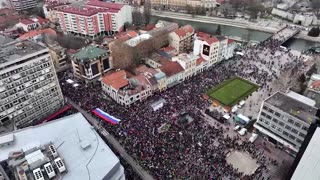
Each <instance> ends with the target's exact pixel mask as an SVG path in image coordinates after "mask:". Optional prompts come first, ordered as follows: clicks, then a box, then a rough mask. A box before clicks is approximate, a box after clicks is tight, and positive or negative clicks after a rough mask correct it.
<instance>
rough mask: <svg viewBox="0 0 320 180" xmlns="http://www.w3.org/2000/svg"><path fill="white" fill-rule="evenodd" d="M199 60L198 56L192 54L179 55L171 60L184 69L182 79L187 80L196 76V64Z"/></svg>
mask: <svg viewBox="0 0 320 180" xmlns="http://www.w3.org/2000/svg"><path fill="white" fill-rule="evenodd" d="M197 59H199V57H198V56H195V55H193V54H186V53H183V54H179V55H178V56H176V57H173V58H172V61H173V62H175V61H176V62H178V63H179V64H180V66H181V67H182V68H183V69H184V76H183V78H184V79H189V78H190V77H192V76H194V75H196V72H197V71H196V67H197V66H196V62H197Z"/></svg>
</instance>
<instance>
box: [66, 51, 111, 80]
mask: <svg viewBox="0 0 320 180" xmlns="http://www.w3.org/2000/svg"><path fill="white" fill-rule="evenodd" d="M71 59H72V61H71V63H72V69H73V73H74V74H75V75H76V76H77V77H79V78H80V79H83V80H84V81H86V82H93V81H95V80H97V79H98V78H100V77H101V75H102V74H103V73H104V72H107V71H108V70H110V69H111V67H112V65H111V64H110V61H109V55H108V51H107V50H106V49H102V48H98V47H95V46H93V45H89V46H86V47H84V48H82V49H81V50H80V51H78V52H77V53H75V54H74V55H73V56H72V58H71Z"/></svg>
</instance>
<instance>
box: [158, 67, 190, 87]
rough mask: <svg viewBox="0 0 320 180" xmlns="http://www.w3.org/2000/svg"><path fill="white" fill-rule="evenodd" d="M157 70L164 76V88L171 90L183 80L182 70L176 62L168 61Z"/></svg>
mask: <svg viewBox="0 0 320 180" xmlns="http://www.w3.org/2000/svg"><path fill="white" fill-rule="evenodd" d="M158 70H159V71H160V72H163V73H164V74H165V75H166V86H167V87H166V88H171V87H173V86H175V85H177V84H179V83H180V82H182V81H183V80H184V75H185V74H184V69H183V67H182V66H181V65H180V64H179V63H178V62H173V61H170V62H168V63H165V64H164V65H163V66H161V67H160V68H159V69H158Z"/></svg>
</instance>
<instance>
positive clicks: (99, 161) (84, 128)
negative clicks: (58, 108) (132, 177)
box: [0, 113, 125, 180]
mask: <svg viewBox="0 0 320 180" xmlns="http://www.w3.org/2000/svg"><path fill="white" fill-rule="evenodd" d="M0 151H1V153H0V162H1V163H6V164H8V168H5V173H6V175H8V176H9V177H10V178H9V179H34V180H44V179H64V180H75V179H76V180H88V179H102V180H109V179H112V180H124V179H125V175H124V168H123V166H122V165H121V164H120V160H119V159H118V157H117V156H116V155H115V154H114V153H113V152H112V150H111V149H110V148H109V146H108V145H107V144H106V143H105V142H104V140H103V139H102V138H101V137H100V136H99V134H98V133H97V132H96V131H95V129H94V128H92V126H91V125H90V124H89V122H88V121H87V120H86V119H85V117H84V116H83V115H82V114H81V113H77V114H73V115H70V116H67V117H64V118H61V119H57V120H54V121H51V122H47V123H44V124H40V125H37V126H31V127H28V128H24V129H20V130H17V131H14V132H12V133H8V134H3V135H1V136H0ZM15 177H16V178H15Z"/></svg>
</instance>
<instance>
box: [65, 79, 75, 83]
mask: <svg viewBox="0 0 320 180" xmlns="http://www.w3.org/2000/svg"><path fill="white" fill-rule="evenodd" d="M66 81H67V83H70V84H72V83H73V82H74V81H72V80H71V79H67V80H66Z"/></svg>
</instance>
